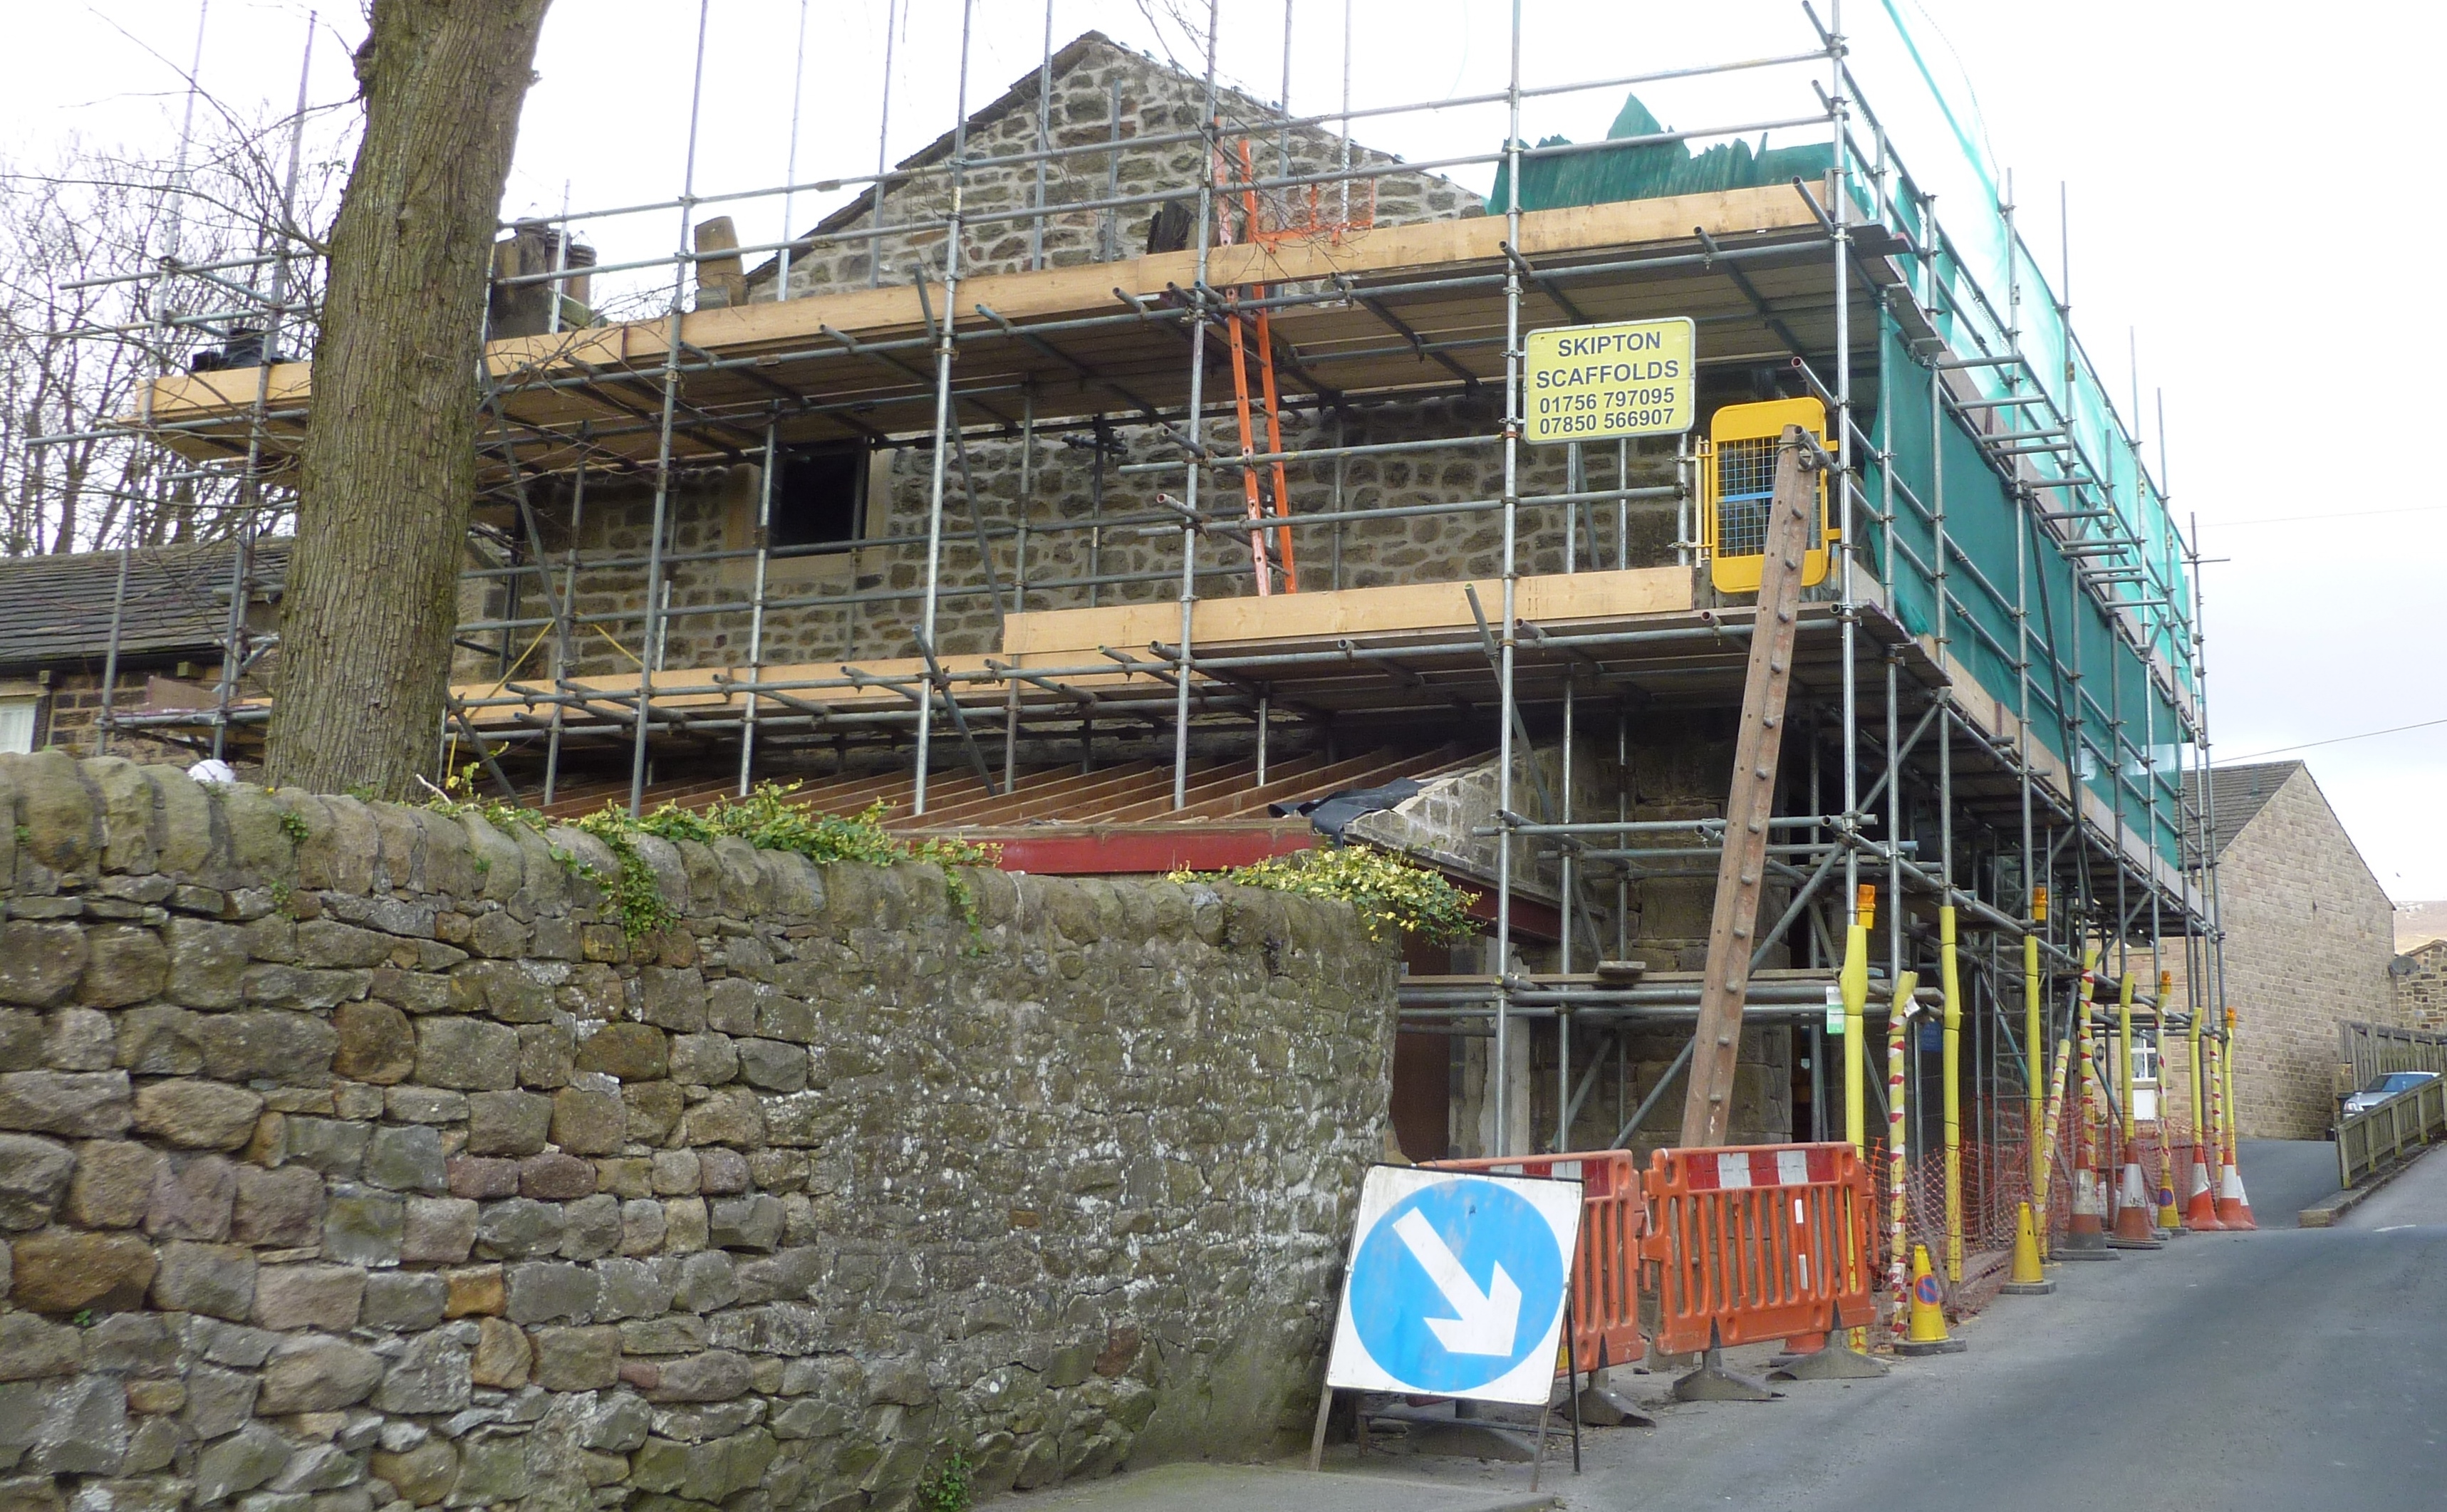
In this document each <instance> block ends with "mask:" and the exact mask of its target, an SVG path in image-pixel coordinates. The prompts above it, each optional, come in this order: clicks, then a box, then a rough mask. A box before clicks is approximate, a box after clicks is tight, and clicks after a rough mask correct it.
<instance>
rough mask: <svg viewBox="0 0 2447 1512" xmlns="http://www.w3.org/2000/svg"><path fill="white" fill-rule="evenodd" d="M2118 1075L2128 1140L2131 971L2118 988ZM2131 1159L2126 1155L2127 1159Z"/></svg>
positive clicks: (2117, 1102) (2130, 1135) (2130, 1116)
mask: <svg viewBox="0 0 2447 1512" xmlns="http://www.w3.org/2000/svg"><path fill="white" fill-rule="evenodd" d="M2115 1075H2116V1080H2117V1082H2118V1084H2119V1085H2118V1087H2117V1090H2118V1091H2119V1092H2120V1093H2121V1094H2122V1095H2120V1096H2118V1097H2117V1098H2116V1100H2115V1107H2116V1111H2117V1113H2118V1114H2120V1115H2121V1122H2122V1124H2123V1125H2124V1138H2125V1141H2126V1143H2131V1141H2132V1139H2133V973H2131V972H2126V973H2124V980H2123V981H2122V982H2120V983H2118V984H2117V985H2116V989H2115ZM2131 1158H2132V1157H2130V1156H2127V1157H2126V1159H2127V1160H2130V1159H2131Z"/></svg>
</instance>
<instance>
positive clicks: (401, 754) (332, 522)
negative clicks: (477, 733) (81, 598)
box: [265, 0, 550, 798]
mask: <svg viewBox="0 0 2447 1512" xmlns="http://www.w3.org/2000/svg"><path fill="white" fill-rule="evenodd" d="M549 3H550V0H374V3H373V5H372V8H371V10H372V15H371V29H370V32H369V34H368V35H367V38H366V42H365V45H364V46H363V47H360V48H358V50H357V59H356V66H357V83H358V86H359V91H360V93H361V94H362V95H363V96H364V98H365V102H366V130H365V139H364V141H363V142H360V143H359V145H358V147H357V159H356V162H355V163H354V165H353V166H352V167H351V169H350V172H349V185H348V189H347V191H346V192H345V193H344V194H343V195H342V196H341V198H340V213H339V218H338V220H337V222H336V223H335V224H334V226H333V228H332V243H331V245H332V255H331V283H330V287H329V289H328V290H327V291H326V293H325V295H324V304H323V330H322V335H321V337H320V339H319V340H317V341H316V342H315V344H314V401H313V412H312V414H311V415H310V416H309V418H308V420H307V425H306V444H305V449H304V455H303V459H302V466H301V469H300V472H299V479H298V505H297V543H296V546H295V547H294V550H293V552H292V554H291V557H290V565H289V578H288V586H287V590H286V600H285V602H284V604H283V606H282V610H281V623H280V660H279V666H278V669H277V671H276V672H275V678H274V685H273V686H274V703H273V712H272V729H271V735H270V741H269V750H268V753H267V757H266V763H265V765H266V767H267V771H266V781H267V782H268V783H274V784H286V785H294V786H299V787H305V788H309V789H312V790H313V791H317V792H338V791H342V790H344V789H348V788H370V789H371V790H372V791H373V793H374V794H375V795H376V796H378V797H385V798H398V797H403V796H406V794H407V790H408V787H409V785H410V779H411V777H412V776H413V775H414V774H417V773H420V772H422V773H427V774H433V772H434V768H435V765H436V764H437V758H438V748H437V747H438V743H439V735H440V731H441V728H442V717H443V710H444V703H445V692H446V687H447V678H448V673H449V668H450V638H451V632H452V630H453V628H454V627H455V626H456V624H457V620H458V614H457V586H458V576H459V568H460V562H461V556H462V552H463V551H464V549H465V548H464V540H465V534H466V529H467V517H468V512H469V510H470V509H471V508H472V507H473V505H474V496H475V478H476V409H477V405H478V403H479V400H480V398H481V394H480V392H479V389H478V385H477V364H478V362H479V360H480V359H481V357H482V355H483V352H482V348H481V339H482V334H483V331H482V322H483V318H484V293H485V277H486V273H487V269H488V266H489V262H490V259H491V256H492V243H493V227H494V222H495V220H496V218H497V217H498V216H499V214H500V211H501V202H502V185H503V180H506V179H507V178H508V176H509V169H510V152H511V148H512V147H513V146H514V145H515V143H516V142H517V140H518V124H519V107H520V106H521V104H522V103H523V102H524V101H525V99H526V92H527V85H528V82H529V80H530V79H531V77H532V70H533V68H534V63H535V47H536V33H537V31H538V30H539V29H540V28H541V26H542V23H543V13H544V9H545V7H546V6H547V5H548V4H549Z"/></svg>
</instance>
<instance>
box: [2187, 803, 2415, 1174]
mask: <svg viewBox="0 0 2447 1512" xmlns="http://www.w3.org/2000/svg"><path fill="white" fill-rule="evenodd" d="M2191 786H2192V792H2193V795H2194V797H2195V801H2197V799H2198V797H2199V796H2200V794H2199V784H2197V783H2194V784H2191ZM2207 796H2208V797H2209V798H2210V801H2211V803H2213V804H2214V814H2215V818H2216V826H2215V830H2214V833H2213V834H2212V835H2211V837H2210V847H2211V853H2212V854H2213V855H2214V856H2215V857H2216V859H2217V863H2218V900H2219V907H2220V910H2221V914H2222V917H2223V920H2224V923H2225V927H2226V1006H2227V1007H2229V1008H2231V1009H2233V1010H2234V1011H2235V1012H2236V1014H2237V1025H2236V1058H2235V1067H2234V1069H2235V1078H2234V1081H2235V1097H2236V1101H2237V1102H2238V1103H2239V1105H2240V1107H2239V1109H2238V1111H2239V1115H2240V1116H2239V1122H2238V1128H2239V1129H2240V1131H2241V1133H2242V1134H2243V1135H2244V1136H2245V1137H2247V1138H2252V1139H2324V1138H2325V1137H2326V1135H2327V1129H2328V1125H2329V1121H2330V1120H2331V1118H2332V1117H2333V1116H2334V1114H2335V1111H2336V1106H2335V1101H2334V1095H2335V1090H2336V1088H2335V1086H2334V1083H2335V1076H2336V1071H2335V1068H2336V1065H2337V1024H2338V1022H2339V1021H2340V1020H2347V1021H2362V1022H2367V1023H2381V1024H2392V1023H2398V1022H2401V1020H2400V1018H2399V1016H2398V1015H2399V1008H2398V1003H2399V992H2400V982H2401V978H2400V977H2397V976H2395V975H2394V974H2392V973H2391V970H2390V963H2391V962H2392V961H2394V960H2395V959H2396V948H2395V943H2394V934H2393V917H2392V916H2393V905H2391V904H2390V903H2389V901H2388V897H2387V894H2386V892H2385V890H2383V889H2382V888H2381V886H2380V883H2379V879H2378V878H2376V877H2374V876H2372V875H2371V870H2370V866H2369V864H2368V863H2367V862H2365V861H2364V860H2362V852H2361V851H2359V850H2357V849H2356V848H2355V846H2354V842H2353V838H2352V837H2351V836H2349V835H2347V834H2346V833H2345V828H2344V825H2343V823H2342V822H2340V821H2339V820H2338V818H2337V815H2336V811H2335V810H2334V809H2332V808H2330V807H2329V806H2328V801H2327V799H2326V798H2325V797H2324V796H2323V795H2322V794H2321V792H2320V784H2318V783H2317V782H2316V781H2314V780H2313V778H2312V776H2311V769H2310V767H2309V765H2306V764H2305V763H2303V762H2299V761H2291V762H2267V763H2261V764H2258V765H2248V766H2221V767H2216V768H2213V769H2212V770H2211V772H2210V790H2209V794H2208V795H2207ZM2177 981H2178V983H2179V984H2180V982H2181V973H2180V972H2179V973H2177ZM2180 1000H2181V993H2180V990H2179V992H2178V1001H2180Z"/></svg>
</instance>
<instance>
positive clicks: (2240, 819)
mask: <svg viewBox="0 0 2447 1512" xmlns="http://www.w3.org/2000/svg"><path fill="white" fill-rule="evenodd" d="M2302 769H2303V764H2302V763H2301V762H2256V763H2253V764H2252V765H2247V766H2212V767H2210V802H2211V803H2213V804H2214V805H2215V807H2216V812H2215V815H2214V816H2213V817H2214V820H2215V822H2214V823H2212V824H2211V826H2210V854H2211V855H2212V856H2224V855H2225V854H2226V848H2227V847H2228V846H2229V845H2231V844H2233V843H2234V838H2235V837H2236V836H2237V835H2240V834H2242V833H2243V828H2244V826H2245V825H2247V824H2248V823H2250V822H2252V821H2253V820H2254V819H2257V818H2258V817H2259V816H2260V811H2261V810H2262V809H2263V808H2265V807H2267V804H2268V801H2269V800H2270V799H2272V798H2274V797H2276V796H2277V790H2278V789H2279V788H2281V787H2283V786H2285V785H2286V783H2287V782H2288V781H2290V780H2291V779H2292V778H2293V776H2294V774H2295V773H2296V772H2299V771H2301V770H2302ZM2184 785H2185V787H2186V788H2187V789H2188V790H2189V791H2188V795H2187V796H2189V797H2191V799H2192V800H2193V801H2194V802H2195V803H2197V802H2198V801H2199V799H2200V780H2199V779H2198V777H2196V776H2195V775H2193V774H2192V773H2191V772H2187V773H2185V774H2184Z"/></svg>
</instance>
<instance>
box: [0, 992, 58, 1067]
mask: <svg viewBox="0 0 2447 1512" xmlns="http://www.w3.org/2000/svg"><path fill="white" fill-rule="evenodd" d="M48 1040H49V1034H48V1032H47V1030H46V1029H45V1028H44V1025H43V1016H42V1015H41V1014H40V1013H36V1012H33V1011H29V1010H27V1009H20V1008H0V1071H36V1070H40V1069H42V1068H43V1065H44V1060H45V1055H44V1051H45V1050H46V1049H47V1045H48Z"/></svg>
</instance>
